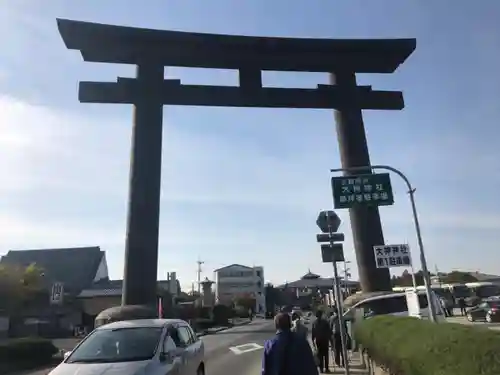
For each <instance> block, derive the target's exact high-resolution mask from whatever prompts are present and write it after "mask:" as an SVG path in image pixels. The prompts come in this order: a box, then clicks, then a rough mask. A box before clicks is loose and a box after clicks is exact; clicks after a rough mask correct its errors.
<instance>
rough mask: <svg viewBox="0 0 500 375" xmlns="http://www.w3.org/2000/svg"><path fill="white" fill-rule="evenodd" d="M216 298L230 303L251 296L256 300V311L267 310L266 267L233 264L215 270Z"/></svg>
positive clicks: (262, 311) (226, 303)
mask: <svg viewBox="0 0 500 375" xmlns="http://www.w3.org/2000/svg"><path fill="white" fill-rule="evenodd" d="M214 274H215V300H216V302H217V303H220V304H224V305H230V304H232V303H234V302H235V301H236V300H237V299H238V298H245V297H249V298H252V299H254V300H255V308H254V311H255V312H256V313H258V314H265V312H266V298H265V286H264V268H263V267H248V266H243V265H241V264H231V265H230V266H226V267H222V268H219V269H217V270H215V271H214Z"/></svg>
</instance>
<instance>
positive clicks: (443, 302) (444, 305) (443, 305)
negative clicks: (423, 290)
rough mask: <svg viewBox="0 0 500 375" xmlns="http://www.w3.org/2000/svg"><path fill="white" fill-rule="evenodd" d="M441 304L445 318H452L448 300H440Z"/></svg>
mask: <svg viewBox="0 0 500 375" xmlns="http://www.w3.org/2000/svg"><path fill="white" fill-rule="evenodd" d="M439 302H440V303H441V307H442V308H443V312H444V317H445V318H448V317H449V316H450V314H449V311H448V306H446V299H444V298H443V297H441V298H440V299H439Z"/></svg>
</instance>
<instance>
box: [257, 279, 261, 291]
mask: <svg viewBox="0 0 500 375" xmlns="http://www.w3.org/2000/svg"><path fill="white" fill-rule="evenodd" d="M257 288H259V289H260V288H262V283H261V282H260V281H257Z"/></svg>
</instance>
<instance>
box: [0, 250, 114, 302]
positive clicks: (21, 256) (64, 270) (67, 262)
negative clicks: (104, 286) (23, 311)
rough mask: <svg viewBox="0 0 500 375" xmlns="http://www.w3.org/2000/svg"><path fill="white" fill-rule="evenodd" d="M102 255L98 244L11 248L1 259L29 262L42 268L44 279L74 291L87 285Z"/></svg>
mask: <svg viewBox="0 0 500 375" xmlns="http://www.w3.org/2000/svg"><path fill="white" fill-rule="evenodd" d="M103 256H104V251H101V249H100V248H99V247H98V246H95V247H79V248H65V249H39V250H11V251H9V252H8V253H7V254H6V255H5V256H3V257H2V259H1V260H0V263H4V264H14V265H19V266H22V267H27V266H29V265H30V264H32V263H36V265H37V266H39V267H41V268H43V270H44V280H46V283H47V284H48V285H49V284H52V283H54V282H61V283H63V284H64V287H65V289H66V290H67V291H72V292H75V293H78V292H80V290H82V289H84V288H86V287H88V286H90V285H91V284H92V282H93V281H94V277H95V275H96V272H97V268H98V267H99V264H100V262H101V260H102V258H103Z"/></svg>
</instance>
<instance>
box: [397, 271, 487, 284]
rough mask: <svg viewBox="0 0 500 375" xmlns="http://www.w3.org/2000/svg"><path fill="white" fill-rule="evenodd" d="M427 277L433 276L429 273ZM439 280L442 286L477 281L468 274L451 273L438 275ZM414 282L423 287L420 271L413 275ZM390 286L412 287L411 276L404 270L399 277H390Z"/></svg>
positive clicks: (422, 275)
mask: <svg viewBox="0 0 500 375" xmlns="http://www.w3.org/2000/svg"><path fill="white" fill-rule="evenodd" d="M429 276H435V275H434V274H433V273H429ZM438 276H439V279H440V281H441V283H443V284H465V283H472V282H475V281H478V280H477V278H475V277H474V276H472V275H471V274H470V273H469V272H464V271H452V272H450V273H441V272H440V273H439V275H438ZM415 281H416V282H417V285H424V274H423V272H422V271H418V272H416V273H415ZM391 282H392V286H413V280H412V275H411V273H410V272H408V270H404V271H403V273H402V274H401V276H392V279H391Z"/></svg>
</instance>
